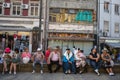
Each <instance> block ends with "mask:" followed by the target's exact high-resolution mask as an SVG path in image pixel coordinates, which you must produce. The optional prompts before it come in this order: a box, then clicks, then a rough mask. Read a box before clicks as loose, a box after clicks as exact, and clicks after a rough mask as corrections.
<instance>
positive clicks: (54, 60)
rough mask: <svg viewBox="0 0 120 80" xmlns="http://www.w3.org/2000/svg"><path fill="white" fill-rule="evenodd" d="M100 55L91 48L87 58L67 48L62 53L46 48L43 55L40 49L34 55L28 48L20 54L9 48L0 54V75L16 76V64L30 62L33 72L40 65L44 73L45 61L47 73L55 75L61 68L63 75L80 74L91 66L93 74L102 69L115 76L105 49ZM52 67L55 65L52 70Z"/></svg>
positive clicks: (77, 50) (75, 50)
mask: <svg viewBox="0 0 120 80" xmlns="http://www.w3.org/2000/svg"><path fill="white" fill-rule="evenodd" d="M101 52H102V53H101V54H99V53H97V50H96V48H92V49H91V52H90V54H89V56H87V57H86V56H85V55H84V52H83V50H81V49H80V48H75V47H73V50H70V48H67V49H66V51H65V52H64V53H62V52H61V51H60V50H59V49H58V47H55V48H52V47H50V46H48V48H47V50H46V51H45V53H43V51H42V49H41V48H38V49H37V50H36V52H35V53H34V54H31V53H29V50H28V48H25V49H24V51H23V52H22V53H19V49H15V50H14V51H12V50H11V49H10V48H8V47H7V48H5V50H4V52H3V53H1V54H0V64H3V71H2V74H6V73H7V72H9V74H12V73H13V74H16V71H17V70H16V69H17V68H16V66H17V65H18V64H27V63H29V62H32V65H31V66H32V67H33V71H32V73H35V72H36V64H40V73H41V74H43V73H44V63H45V61H46V64H47V67H48V70H49V73H56V72H57V71H58V70H59V69H60V68H61V67H62V69H63V72H64V73H65V74H76V73H79V74H82V73H83V72H84V71H85V70H86V68H87V65H88V64H90V66H92V68H93V70H94V72H95V73H96V74H97V75H100V74H101V73H100V72H99V69H100V68H104V69H105V70H106V72H107V73H108V75H110V76H113V75H115V74H114V72H113V66H114V62H113V60H112V59H111V56H110V54H109V52H108V50H107V49H106V48H104V49H103V50H102V51H101ZM53 65H56V66H55V68H54V70H53Z"/></svg>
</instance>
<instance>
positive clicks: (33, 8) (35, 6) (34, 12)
mask: <svg viewBox="0 0 120 80" xmlns="http://www.w3.org/2000/svg"><path fill="white" fill-rule="evenodd" d="M29 15H30V16H39V1H38V0H36V1H31V2H30V9H29Z"/></svg>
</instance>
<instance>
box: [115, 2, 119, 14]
mask: <svg viewBox="0 0 120 80" xmlns="http://www.w3.org/2000/svg"><path fill="white" fill-rule="evenodd" d="M115 14H116V15H119V5H118V4H115Z"/></svg>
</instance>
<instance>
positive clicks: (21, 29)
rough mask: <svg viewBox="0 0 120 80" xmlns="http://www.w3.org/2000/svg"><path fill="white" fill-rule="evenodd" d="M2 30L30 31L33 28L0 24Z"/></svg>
mask: <svg viewBox="0 0 120 80" xmlns="http://www.w3.org/2000/svg"><path fill="white" fill-rule="evenodd" d="M0 30H1V31H28V32H29V31H30V30H31V29H29V28H26V27H24V26H0Z"/></svg>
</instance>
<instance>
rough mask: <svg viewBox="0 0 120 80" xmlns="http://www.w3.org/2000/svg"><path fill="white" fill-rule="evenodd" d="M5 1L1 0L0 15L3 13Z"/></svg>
mask: <svg viewBox="0 0 120 80" xmlns="http://www.w3.org/2000/svg"><path fill="white" fill-rule="evenodd" d="M2 5H3V3H2V2H0V15H1V14H2V13H3V8H2Z"/></svg>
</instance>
